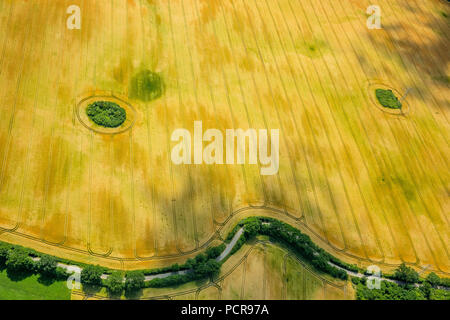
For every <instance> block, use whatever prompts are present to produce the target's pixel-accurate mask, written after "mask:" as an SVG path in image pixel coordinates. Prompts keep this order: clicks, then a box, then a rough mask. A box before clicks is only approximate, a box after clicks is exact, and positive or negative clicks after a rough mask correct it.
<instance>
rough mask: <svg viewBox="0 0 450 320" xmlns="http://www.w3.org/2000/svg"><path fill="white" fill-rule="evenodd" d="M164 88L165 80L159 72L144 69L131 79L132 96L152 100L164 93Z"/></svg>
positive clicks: (142, 99)
mask: <svg viewBox="0 0 450 320" xmlns="http://www.w3.org/2000/svg"><path fill="white" fill-rule="evenodd" d="M163 88H164V85H163V81H162V79H161V76H160V75H159V74H158V73H156V72H153V71H150V70H142V71H140V72H138V73H137V74H135V75H134V76H133V78H132V79H131V83H130V98H132V99H138V100H141V101H151V100H154V99H157V98H159V97H160V96H161V95H162V93H163Z"/></svg>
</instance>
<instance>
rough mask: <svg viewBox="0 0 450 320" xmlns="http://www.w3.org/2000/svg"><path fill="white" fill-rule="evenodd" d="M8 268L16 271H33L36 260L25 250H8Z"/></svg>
mask: <svg viewBox="0 0 450 320" xmlns="http://www.w3.org/2000/svg"><path fill="white" fill-rule="evenodd" d="M6 268H7V269H8V270H9V271H12V272H15V273H22V272H32V271H33V269H34V262H33V260H31V258H30V256H29V255H28V253H26V252H25V251H23V250H18V249H16V250H11V251H9V252H8V257H7V260H6Z"/></svg>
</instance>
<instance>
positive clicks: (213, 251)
mask: <svg viewBox="0 0 450 320" xmlns="http://www.w3.org/2000/svg"><path fill="white" fill-rule="evenodd" d="M223 250H225V244H223V243H222V244H221V245H219V246H215V247H211V248H208V249H206V251H205V254H206V256H207V257H208V259H216V258H217V257H218V256H220V254H221V253H222V252H223Z"/></svg>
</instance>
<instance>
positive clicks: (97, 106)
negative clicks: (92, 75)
mask: <svg viewBox="0 0 450 320" xmlns="http://www.w3.org/2000/svg"><path fill="white" fill-rule="evenodd" d="M86 114H87V116H88V117H89V119H91V120H92V121H94V123H96V124H98V125H99V126H102V127H107V128H117V127H118V126H120V125H121V124H122V123H124V122H125V119H126V118H127V113H126V111H125V109H124V108H122V107H121V106H119V105H118V104H117V103H114V102H111V101H95V102H93V103H91V104H90V105H89V106H88V107H87V108H86Z"/></svg>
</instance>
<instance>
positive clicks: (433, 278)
mask: <svg viewBox="0 0 450 320" xmlns="http://www.w3.org/2000/svg"><path fill="white" fill-rule="evenodd" d="M426 282H428V283H429V284H430V285H431V286H432V287H436V286H438V285H439V284H440V283H441V278H439V276H438V275H437V274H436V273H434V272H431V273H430V274H429V275H428V276H427V278H426Z"/></svg>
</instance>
